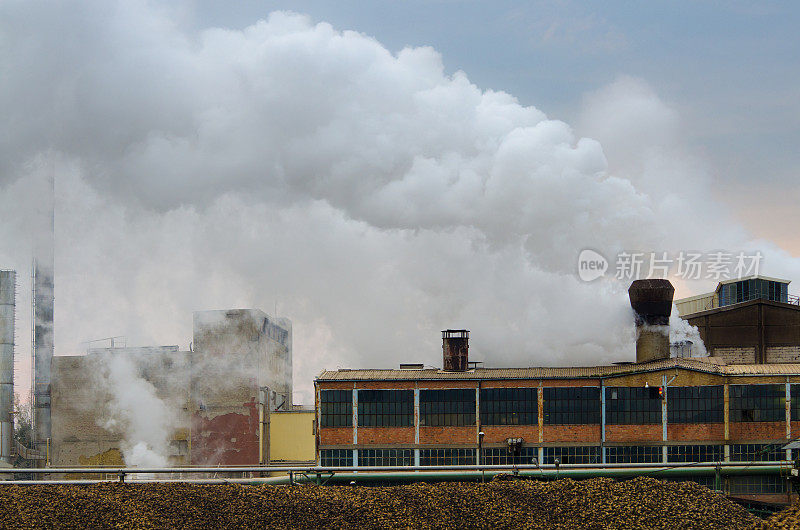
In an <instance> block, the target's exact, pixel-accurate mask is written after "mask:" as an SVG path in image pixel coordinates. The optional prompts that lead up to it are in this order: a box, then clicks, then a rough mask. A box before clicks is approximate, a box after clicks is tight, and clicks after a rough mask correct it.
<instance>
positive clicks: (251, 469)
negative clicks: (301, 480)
mask: <svg viewBox="0 0 800 530" xmlns="http://www.w3.org/2000/svg"><path fill="white" fill-rule="evenodd" d="M700 465H704V466H711V467H716V466H720V467H723V468H727V467H748V468H752V467H763V466H780V465H784V466H787V467H788V466H791V462H789V461H779V460H774V461H767V462H683V463H678V462H675V463H673V462H668V463H666V464H664V463H661V462H658V463H622V464H601V463H598V464H560V465H558V466H556V465H555V464H542V465H535V464H521V465H480V466H477V465H469V466H374V467H363V466H361V467H354V466H343V467H320V466H305V467H286V466H275V467H271V466H240V467H159V468H137V467H77V468H56V467H46V468H35V469H30V468H6V469H3V468H0V475H2V474H10V473H41V474H54V473H64V474H70V473H87V474H103V473H105V474H113V475H119V474H120V473H122V474H125V475H127V474H131V473H151V474H152V473H288V472H295V473H318V472H319V473H327V472H331V471H333V472H347V471H360V472H366V471H482V470H483V471H512V470H515V469H517V470H539V469H542V470H548V469H549V470H555V469H561V470H565V469H613V468H663V467H681V468H686V467H697V466H700Z"/></svg>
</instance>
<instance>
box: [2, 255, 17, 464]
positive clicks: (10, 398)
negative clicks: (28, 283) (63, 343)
mask: <svg viewBox="0 0 800 530" xmlns="http://www.w3.org/2000/svg"><path fill="white" fill-rule="evenodd" d="M16 291H17V273H16V272H14V271H3V270H0V460H2V461H3V462H11V439H12V438H13V436H14V416H13V413H12V412H13V408H14V318H15V316H16V309H15V308H16V294H17V292H16Z"/></svg>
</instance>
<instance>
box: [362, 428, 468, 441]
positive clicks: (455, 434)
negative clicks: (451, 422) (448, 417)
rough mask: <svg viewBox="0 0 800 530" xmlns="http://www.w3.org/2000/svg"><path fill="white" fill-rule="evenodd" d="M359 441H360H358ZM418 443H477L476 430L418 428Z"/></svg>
mask: <svg viewBox="0 0 800 530" xmlns="http://www.w3.org/2000/svg"><path fill="white" fill-rule="evenodd" d="M359 441H361V440H360V439H359ZM419 443H421V444H452V443H467V444H476V443H478V428H477V427H475V426H469V427H420V428H419Z"/></svg>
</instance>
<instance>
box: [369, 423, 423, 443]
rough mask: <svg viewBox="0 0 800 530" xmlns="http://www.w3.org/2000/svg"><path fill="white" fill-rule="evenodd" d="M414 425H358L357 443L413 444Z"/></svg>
mask: <svg viewBox="0 0 800 530" xmlns="http://www.w3.org/2000/svg"><path fill="white" fill-rule="evenodd" d="M413 443H414V427H359V428H358V444H359V445H361V444H374V445H378V444H380V445H387V444H413Z"/></svg>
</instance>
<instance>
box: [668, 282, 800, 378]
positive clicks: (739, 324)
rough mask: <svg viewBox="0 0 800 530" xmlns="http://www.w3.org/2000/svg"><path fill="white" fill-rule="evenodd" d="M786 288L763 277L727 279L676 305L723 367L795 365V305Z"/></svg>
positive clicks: (798, 310)
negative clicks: (711, 289) (729, 365)
mask: <svg viewBox="0 0 800 530" xmlns="http://www.w3.org/2000/svg"><path fill="white" fill-rule="evenodd" d="M788 286H789V280H780V279H777V278H768V277H765V276H752V277H749V278H742V279H740V280H729V281H725V282H721V283H720V284H719V285H718V286H717V289H716V290H715V291H714V292H713V293H708V294H703V295H699V296H693V297H690V298H684V299H681V300H677V301H676V302H675V306H676V308H677V309H678V312H679V314H680V316H681V317H682V318H683V319H685V320H686V321H688V322H689V324H691V325H692V326H696V327H697V328H698V330H699V332H700V338H701V339H703V344H705V346H706V349H707V351H708V353H709V355H711V356H712V357H714V358H718V359H722V360H724V361H725V363H727V364H765V363H766V364H780V363H800V305H798V303H800V301H799V300H798V298H797V297H796V296H790V295H789V294H788Z"/></svg>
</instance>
